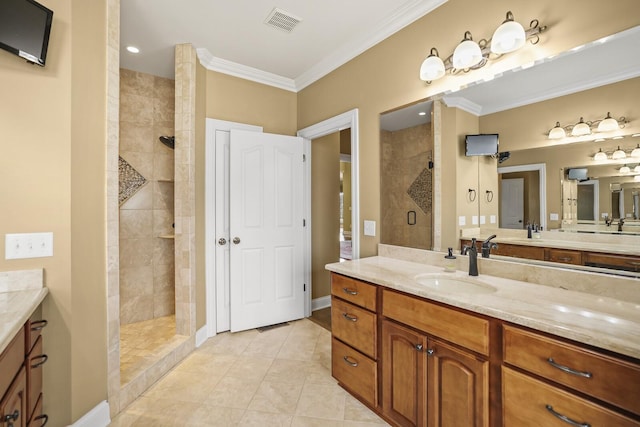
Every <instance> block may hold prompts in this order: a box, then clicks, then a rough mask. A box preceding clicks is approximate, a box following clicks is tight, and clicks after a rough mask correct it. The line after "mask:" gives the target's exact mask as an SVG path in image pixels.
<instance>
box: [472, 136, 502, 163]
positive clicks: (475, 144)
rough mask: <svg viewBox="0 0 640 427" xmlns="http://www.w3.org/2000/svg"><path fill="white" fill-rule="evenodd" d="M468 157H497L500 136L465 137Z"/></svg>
mask: <svg viewBox="0 0 640 427" xmlns="http://www.w3.org/2000/svg"><path fill="white" fill-rule="evenodd" d="M464 140H465V155H466V156H494V157H495V156H497V155H498V134H497V133H483V134H477V135H466V136H465V139H464Z"/></svg>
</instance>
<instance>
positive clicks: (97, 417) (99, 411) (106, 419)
mask: <svg viewBox="0 0 640 427" xmlns="http://www.w3.org/2000/svg"><path fill="white" fill-rule="evenodd" d="M110 423H111V417H110V416H109V404H108V403H107V401H106V400H103V401H102V402H100V403H98V404H97V405H96V406H95V407H94V408H93V409H92V410H90V411H89V412H87V413H86V414H84V415H83V416H82V418H80V419H79V420H78V421H76V422H75V423H73V424H71V427H107V426H108V425H109V424H110Z"/></svg>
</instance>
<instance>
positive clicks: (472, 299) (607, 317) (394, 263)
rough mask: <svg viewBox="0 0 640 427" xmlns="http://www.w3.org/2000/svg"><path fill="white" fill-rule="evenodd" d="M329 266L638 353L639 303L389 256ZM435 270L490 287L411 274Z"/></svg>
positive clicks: (569, 336)
mask: <svg viewBox="0 0 640 427" xmlns="http://www.w3.org/2000/svg"><path fill="white" fill-rule="evenodd" d="M326 268H327V270H329V271H332V272H335V273H339V274H344V275H347V276H350V277H354V278H356V279H360V280H364V281H367V282H371V283H375V284H377V285H381V286H384V287H386V288H389V289H394V290H397V291H401V292H406V293H409V294H412V295H415V296H419V297H423V298H427V299H430V300H433V301H436V302H440V303H443V304H447V305H451V306H454V307H457V308H461V309H465V310H469V311H472V312H474V313H478V314H481V315H486V316H490V317H493V318H496V319H500V320H503V321H507V322H510V323H513V324H517V325H520V326H524V327H528V328H531V329H535V330H538V331H542V332H547V333H550V334H553V335H557V336H560V337H563V338H567V339H571V340H575V341H578V342H581V343H584V344H588V345H592V346H594V347H598V348H602V349H605V350H609V351H613V352H616V353H620V354H623V355H626V356H630V357H633V358H635V359H640V305H639V304H635V303H633V302H626V301H620V300H616V299H614V298H610V297H606V296H601V295H592V294H587V293H584V292H580V291H574V290H567V289H561V288H551V287H549V286H544V285H538V284H535V283H529V282H521V281H518V280H513V279H505V278H501V277H496V276H489V275H484V274H480V275H479V276H477V277H472V278H470V277H469V276H468V274H467V272H465V271H456V272H455V273H445V272H444V269H443V268H442V267H439V266H435V265H428V264H422V263H416V262H412V261H405V260H399V259H396V258H387V257H381V256H376V257H371V258H363V259H360V260H355V261H350V262H342V263H334V264H328V265H327V266H326ZM419 274H436V275H442V276H441V277H452V278H456V279H460V280H472V281H477V282H480V283H486V284H490V285H491V286H493V287H495V288H496V291H495V292H493V293H484V294H465V293H461V292H460V293H459V292H444V291H438V290H433V289H431V288H428V287H426V286H423V285H421V284H420V283H418V282H417V281H416V280H415V277H416V276H417V275H419Z"/></svg>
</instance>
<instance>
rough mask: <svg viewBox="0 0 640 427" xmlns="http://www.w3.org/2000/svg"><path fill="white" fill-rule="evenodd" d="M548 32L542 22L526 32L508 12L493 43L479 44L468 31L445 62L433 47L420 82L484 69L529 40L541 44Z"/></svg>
mask: <svg viewBox="0 0 640 427" xmlns="http://www.w3.org/2000/svg"><path fill="white" fill-rule="evenodd" d="M546 29H547V27H546V26H545V25H540V22H539V21H538V20H537V19H534V20H532V21H531V22H530V23H529V28H528V29H527V30H525V29H524V27H523V26H522V24H520V23H518V22H516V21H515V20H514V18H513V13H511V11H508V12H507V15H506V19H505V20H504V21H503V22H502V24H501V25H500V26H499V27H498V28H497V29H496V30H495V31H494V33H493V36H492V37H491V38H490V39H489V40H487V39H481V40H480V41H478V42H475V41H474V40H473V37H472V36H471V32H470V31H465V32H464V37H463V39H462V41H461V42H460V43H459V44H458V46H457V47H456V48H455V50H454V51H453V53H452V54H451V55H449V56H448V57H447V58H446V59H444V60H443V59H441V58H440V55H439V53H438V50H437V49H436V48H435V47H432V48H431V50H430V51H429V56H427V58H426V59H425V60H424V61H423V62H422V65H421V66H420V79H421V80H424V81H425V82H427V83H428V84H429V83H431V82H432V81H434V80H438V79H439V78H441V77H443V76H444V75H445V74H446V73H447V72H449V73H451V74H454V75H455V74H458V73H460V72H462V71H464V72H468V71H469V70H477V69H479V68H482V67H484V66H485V65H486V64H487V63H488V61H489V60H495V59H498V58H500V57H501V56H502V55H504V54H506V53H510V52H514V51H516V50H518V49H520V48H521V47H522V46H524V44H525V43H526V42H527V40H528V41H530V42H531V44H534V45H535V44H537V43H538V42H539V41H540V33H542V32H543V31H545V30H546Z"/></svg>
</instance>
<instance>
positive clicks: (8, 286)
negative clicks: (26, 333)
mask: <svg viewBox="0 0 640 427" xmlns="http://www.w3.org/2000/svg"><path fill="white" fill-rule="evenodd" d="M42 277H43V274H42V270H24V271H20V272H18V271H15V272H0V353H2V352H3V351H4V350H5V349H6V348H7V346H8V345H9V343H11V340H13V338H14V337H15V335H16V334H17V333H18V331H19V330H20V328H22V327H23V326H24V324H25V322H26V321H27V320H28V319H29V317H31V315H32V314H33V312H34V311H35V310H36V309H37V308H38V306H39V305H40V304H41V303H42V301H43V300H44V298H45V297H46V296H47V294H48V293H49V291H48V289H47V288H45V287H44V286H43V282H42Z"/></svg>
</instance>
